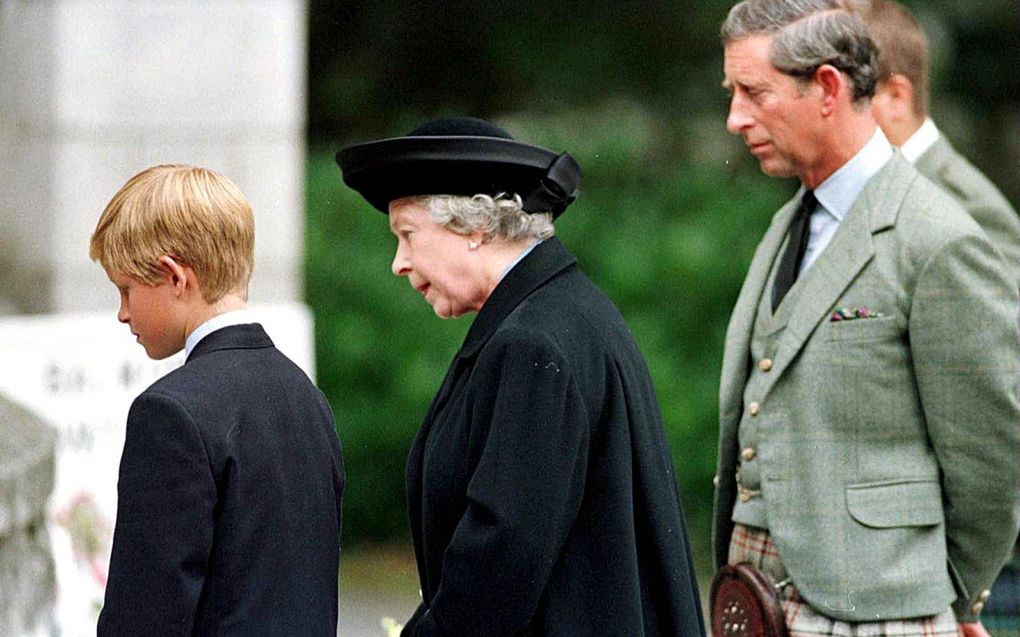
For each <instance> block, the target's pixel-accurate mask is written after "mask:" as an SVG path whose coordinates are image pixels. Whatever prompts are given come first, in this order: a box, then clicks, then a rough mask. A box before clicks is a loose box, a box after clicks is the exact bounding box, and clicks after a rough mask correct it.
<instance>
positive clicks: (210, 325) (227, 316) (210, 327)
mask: <svg viewBox="0 0 1020 637" xmlns="http://www.w3.org/2000/svg"><path fill="white" fill-rule="evenodd" d="M257 322H258V321H257V320H256V319H255V313H254V312H252V311H251V310H249V309H247V308H245V309H241V310H231V311H229V312H224V313H223V314H217V315H216V316H214V317H212V318H211V319H209V320H208V321H206V322H205V323H202V324H201V325H199V326H198V327H196V328H195V330H194V331H193V332H192V333H191V334H189V335H188V338H187V340H186V341H184V358H185V359H187V358H188V357H189V356H191V350H193V349H195V346H196V345H198V342H199V341H201V340H202V339H203V338H205V337H206V336H209V335H210V334H212V333H213V332H215V331H216V330H219V329H223V328H224V327H230V326H231V325H244V324H247V323H257Z"/></svg>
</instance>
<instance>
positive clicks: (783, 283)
mask: <svg viewBox="0 0 1020 637" xmlns="http://www.w3.org/2000/svg"><path fill="white" fill-rule="evenodd" d="M817 205H818V200H817V199H815V193H814V192H812V191H810V190H806V191H804V196H803V197H801V200H800V206H798V207H797V212H796V213H794V215H793V222H792V223H790V240H789V241H787V242H786V252H784V253H783V258H782V259H781V260H780V261H779V269H778V271H777V272H776V280H775V283H774V284H773V286H772V311H773V312H775V311H776V308H777V307H779V303H780V302H781V301H782V300H783V297H784V296H786V293H787V292H789V291H790V288H792V287H793V282H794V281H796V280H797V272H798V271H799V270H800V263H801V261H803V260H804V253H805V252H806V251H807V242H808V235H809V234H810V233H809V232H808V222H809V221H810V220H811V213H812V212H814V210H815V206H817Z"/></svg>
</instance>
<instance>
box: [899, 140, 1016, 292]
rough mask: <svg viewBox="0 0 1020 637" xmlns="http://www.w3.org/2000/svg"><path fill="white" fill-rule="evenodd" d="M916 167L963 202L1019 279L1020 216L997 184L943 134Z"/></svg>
mask: <svg viewBox="0 0 1020 637" xmlns="http://www.w3.org/2000/svg"><path fill="white" fill-rule="evenodd" d="M915 167H916V168H917V171H918V172H919V173H921V174H922V175H924V176H925V177H927V178H928V179H931V180H932V181H934V182H935V184H936V185H938V186H941V187H943V188H945V189H946V190H947V191H948V192H949V194H951V195H953V197H955V198H956V200H957V201H959V202H960V204H961V205H962V206H963V209H964V210H966V211H967V212H968V213H970V216H971V217H973V218H974V221H977V222H978V225H979V226H981V229H982V230H984V231H985V234H987V235H988V238H989V239H991V240H992V243H994V244H995V247H997V248H998V249H999V252H1001V253H1002V256H1004V257H1006V263H1007V264H1008V265H1009V268H1010V272H1012V273H1013V280H1014V281H1018V282H1020V216H1017V212H1016V210H1014V209H1013V206H1011V205H1009V201H1007V200H1006V197H1004V196H1003V194H1002V192H1000V191H999V189H998V188H996V187H995V184H993V183H992V182H991V181H990V180H989V179H988V177H985V175H984V174H983V173H982V172H981V171H980V170H978V169H977V168H975V167H974V165H973V164H971V163H970V162H969V161H967V158H966V157H964V156H963V155H961V154H960V153H958V152H956V149H955V148H953V145H952V144H950V143H949V140H947V139H946V138H945V136H944V135H941V134H940V135H939V138H938V140H937V141H936V142H935V143H934V144H933V145H932V146H931V148H929V149H928V150H926V151H925V152H924V153H923V154H922V155H921V156H920V157H919V158H918V159H917V163H916V164H915Z"/></svg>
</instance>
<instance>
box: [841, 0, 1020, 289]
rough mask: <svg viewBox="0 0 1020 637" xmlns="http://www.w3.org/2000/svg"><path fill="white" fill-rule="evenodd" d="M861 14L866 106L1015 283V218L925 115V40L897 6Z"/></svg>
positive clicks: (1018, 223)
mask: <svg viewBox="0 0 1020 637" xmlns="http://www.w3.org/2000/svg"><path fill="white" fill-rule="evenodd" d="M861 16H862V18H863V19H864V23H865V25H866V26H867V28H868V33H869V35H870V36H871V38H872V40H874V42H875V45H876V46H877V47H878V69H879V75H878V77H879V81H878V85H877V87H876V88H875V97H874V99H873V100H872V104H871V110H872V114H873V115H874V116H875V119H876V120H877V121H878V125H879V126H881V127H882V131H883V132H884V133H885V134H886V136H887V137H888V138H889V141H890V142H892V144H893V145H895V146H899V147H900V150H901V151H902V152H903V156H904V157H906V158H907V159H908V160H909V161H910V162H911V163H913V164H914V166H915V167H916V168H917V171H918V172H920V173H921V174H922V175H924V176H925V177H927V178H928V179H931V180H932V181H933V182H935V184H936V185H938V186H940V187H942V188H943V189H944V190H945V191H946V192H948V193H949V194H950V195H952V196H953V197H954V198H955V199H956V200H957V201H959V202H960V204H961V205H962V206H963V208H964V210H966V211H967V212H968V213H970V216H971V217H973V218H974V221H977V222H978V225H980V226H981V229H982V230H984V231H985V234H987V235H988V238H989V239H991V240H992V243H994V244H995V247H996V248H998V249H999V251H1000V252H1001V253H1002V256H1004V257H1005V258H1006V263H1007V265H1008V266H1009V268H1010V273H1011V274H1012V276H1013V280H1014V281H1017V282H1020V217H1018V216H1017V212H1016V210H1014V209H1013V206H1011V205H1010V204H1009V201H1007V200H1006V198H1005V197H1004V196H1003V195H1002V193H1001V192H1000V191H999V189H998V188H996V187H995V184H993V183H992V182H991V181H990V180H989V179H988V178H987V177H985V175H984V174H982V173H981V171H979V170H978V169H977V168H975V167H974V165H973V164H971V163H970V162H969V161H967V159H966V158H965V157H964V156H963V155H961V154H960V153H958V152H957V151H956V149H955V148H953V145H952V144H950V143H949V140H948V139H946V137H945V136H944V135H943V134H942V133H941V132H940V131H939V129H938V127H936V126H935V122H933V121H932V120H931V118H930V117H929V114H928V105H929V102H930V96H929V88H928V86H929V84H928V43H927V40H926V39H925V36H924V32H923V31H922V30H921V27H920V26H919V25H918V24H917V21H916V20H915V19H914V17H913V16H912V15H910V12H909V11H908V10H907V9H906V7H904V6H903V5H901V4H899V3H898V2H893V1H892V0H871V1H870V2H867V3H865V4H864V5H863V8H862V12H861Z"/></svg>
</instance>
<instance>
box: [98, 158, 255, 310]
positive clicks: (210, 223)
mask: <svg viewBox="0 0 1020 637" xmlns="http://www.w3.org/2000/svg"><path fill="white" fill-rule="evenodd" d="M89 256H90V257H91V258H92V259H93V260H94V261H98V262H99V264H100V265H102V266H103V269H105V270H106V271H107V272H109V273H112V272H118V273H122V274H126V275H128V276H130V277H133V278H135V279H138V280H139V281H142V282H143V283H147V284H149V285H155V284H156V283H158V282H159V280H160V279H161V277H162V276H163V272H164V271H163V270H161V269H160V264H159V260H160V258H161V257H163V256H171V257H173V258H174V259H177V260H178V261H180V262H181V263H183V264H185V265H188V266H190V267H191V269H192V270H194V272H195V275H196V276H197V278H198V280H199V283H200V285H201V289H202V297H203V299H204V300H205V301H206V302H207V303H215V302H217V301H219V300H220V299H222V298H223V297H224V296H225V295H226V294H228V293H231V292H240V293H241V294H242V296H244V297H247V288H248V280H249V279H250V278H251V272H252V268H253V266H254V261H255V221H254V217H253V215H252V210H251V205H250V204H249V203H248V202H247V200H245V198H244V195H242V194H241V191H240V190H239V189H238V188H237V186H235V185H234V183H233V182H231V181H230V180H229V179H227V178H226V177H224V176H223V175H221V174H219V173H217V172H214V171H212V170H208V169H206V168H198V167H195V166H187V165H183V164H165V165H161V166H153V167H151V168H147V169H145V170H143V171H142V172H140V173H138V174H137V175H135V176H134V177H132V178H131V179H129V180H128V181H127V183H125V184H124V185H123V186H122V187H121V189H120V190H118V191H117V194H115V195H114V196H113V199H111V200H110V203H108V204H106V209H105V210H103V214H102V215H100V217H99V223H98V224H97V225H96V230H95V232H93V233H92V240H91V241H90V243H89Z"/></svg>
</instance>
